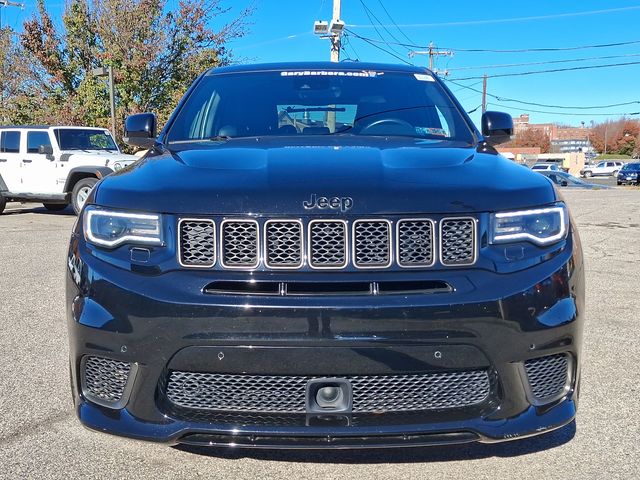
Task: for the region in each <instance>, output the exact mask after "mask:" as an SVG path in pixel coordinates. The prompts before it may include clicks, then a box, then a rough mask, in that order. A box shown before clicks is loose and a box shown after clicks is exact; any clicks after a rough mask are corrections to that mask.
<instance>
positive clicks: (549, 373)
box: [524, 353, 570, 403]
mask: <svg viewBox="0 0 640 480" xmlns="http://www.w3.org/2000/svg"><path fill="white" fill-rule="evenodd" d="M569 364H570V362H569V356H568V355H566V354H564V353H563V354H559V355H550V356H547V357H540V358H533V359H531V360H527V361H526V362H524V368H525V371H526V372H527V378H528V380H529V386H530V388H531V393H532V395H533V396H534V398H535V400H536V402H537V403H548V402H551V401H553V400H556V399H558V398H560V397H562V396H563V395H564V394H565V393H566V389H567V387H568V385H569Z"/></svg>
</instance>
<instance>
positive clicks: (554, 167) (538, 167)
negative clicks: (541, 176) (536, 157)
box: [531, 162, 560, 172]
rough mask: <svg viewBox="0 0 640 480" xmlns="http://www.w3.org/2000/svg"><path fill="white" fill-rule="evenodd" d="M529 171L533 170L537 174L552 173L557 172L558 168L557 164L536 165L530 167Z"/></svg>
mask: <svg viewBox="0 0 640 480" xmlns="http://www.w3.org/2000/svg"><path fill="white" fill-rule="evenodd" d="M531 170H535V171H537V172H542V171H553V172H559V171H560V168H559V167H558V164H557V163H550V162H549V163H536V164H535V165H534V166H533V167H531Z"/></svg>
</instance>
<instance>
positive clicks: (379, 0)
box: [378, 0, 413, 42]
mask: <svg viewBox="0 0 640 480" xmlns="http://www.w3.org/2000/svg"><path fill="white" fill-rule="evenodd" d="M378 3H379V4H380V6H381V7H382V9H383V10H384V13H386V14H387V17H388V18H389V20H391V23H393V25H394V26H395V27H396V28H397V29H398V31H399V32H400V34H401V35H402V36H403V37H404V38H406V39H407V40H408V41H409V42H413V40H411V39H410V38H409V37H408V36H407V34H406V33H404V30H402V29H401V28H400V27H399V26H398V24H397V23H396V21H395V20H394V19H393V17H392V16H391V14H390V13H389V11H388V10H387V8H386V7H385V6H384V3H382V0H378ZM396 40H397V39H396Z"/></svg>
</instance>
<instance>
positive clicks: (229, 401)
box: [166, 370, 491, 413]
mask: <svg viewBox="0 0 640 480" xmlns="http://www.w3.org/2000/svg"><path fill="white" fill-rule="evenodd" d="M314 378H318V377H310V376H309V377H307V376H283V375H278V376H267V375H229V374H215V373H195V372H181V371H172V372H171V373H170V374H169V378H168V381H167V387H166V394H167V398H168V399H169V401H171V403H173V404H174V405H176V406H178V407H182V408H192V409H199V410H222V411H238V412H273V413H304V412H305V405H306V385H307V383H308V382H309V381H310V380H312V379H314ZM344 378H345V379H346V380H349V381H350V382H351V386H352V391H353V412H354V413H366V412H402V411H412V410H437V409H447V408H459V407H467V406H471V405H475V404H478V403H481V402H483V401H485V400H486V399H487V398H488V396H489V393H490V388H491V387H490V381H489V375H488V373H487V371H486V370H473V371H464V372H440V373H424V374H416V375H379V376H374V375H365V376H357V375H356V376H346V377H344Z"/></svg>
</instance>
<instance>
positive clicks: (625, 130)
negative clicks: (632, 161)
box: [589, 118, 640, 155]
mask: <svg viewBox="0 0 640 480" xmlns="http://www.w3.org/2000/svg"><path fill="white" fill-rule="evenodd" d="M639 136H640V122H639V121H637V120H631V119H629V118H621V119H618V120H613V121H611V120H607V121H605V122H602V123H597V124H593V125H592V126H591V133H590V135H589V141H590V142H591V145H593V148H595V150H596V151H597V152H601V153H603V152H604V151H605V140H606V147H607V148H606V151H607V153H614V154H621V155H633V154H634V152H636V153H640V152H638V149H637V148H636V146H637V145H638V137H639Z"/></svg>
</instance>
